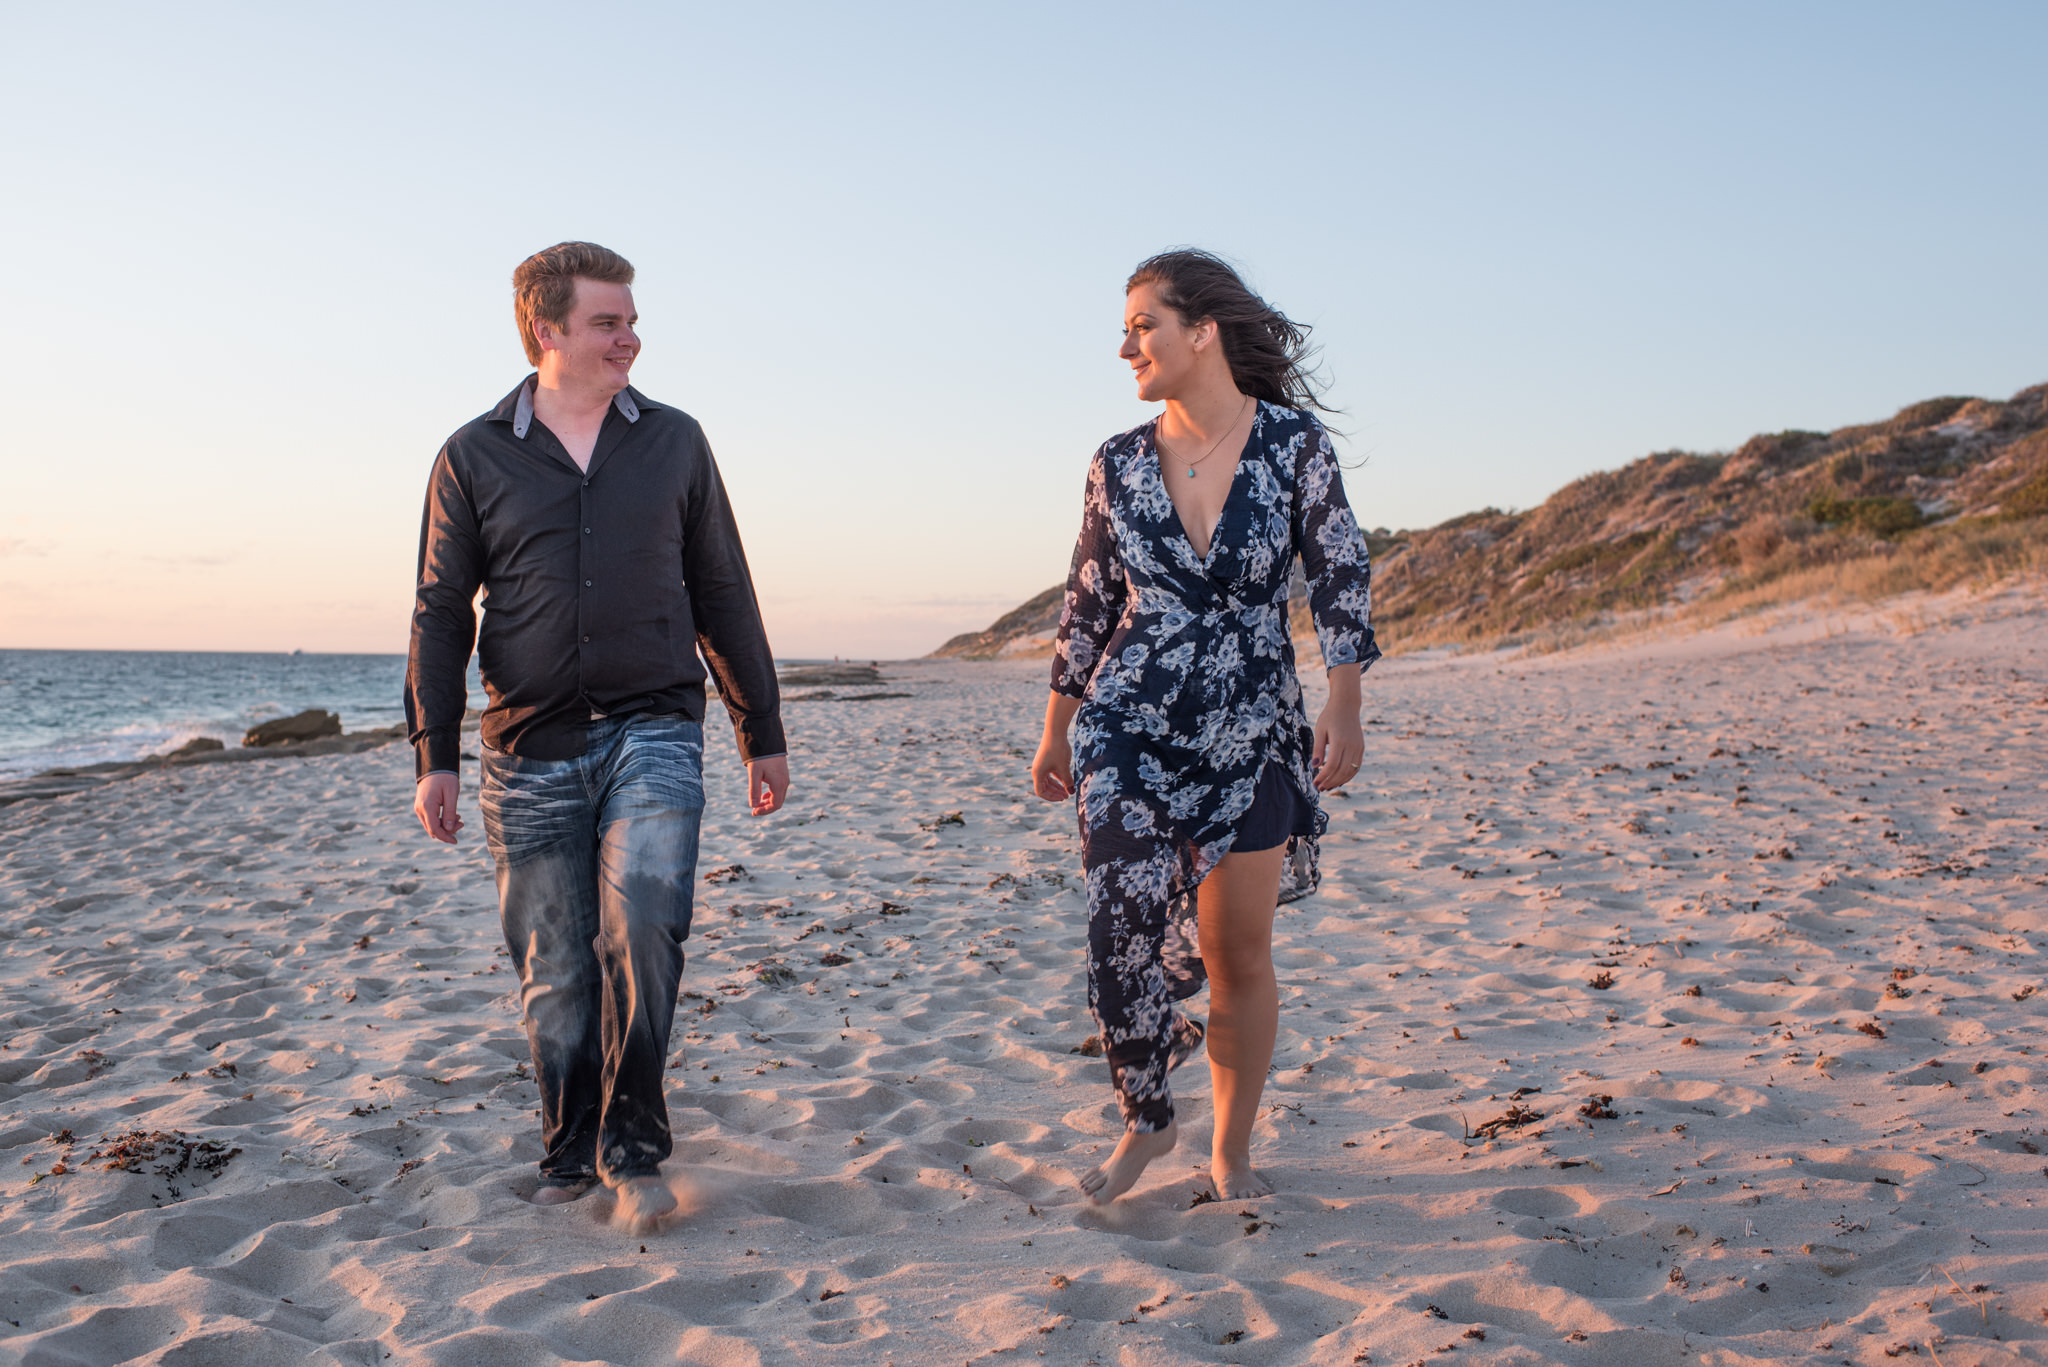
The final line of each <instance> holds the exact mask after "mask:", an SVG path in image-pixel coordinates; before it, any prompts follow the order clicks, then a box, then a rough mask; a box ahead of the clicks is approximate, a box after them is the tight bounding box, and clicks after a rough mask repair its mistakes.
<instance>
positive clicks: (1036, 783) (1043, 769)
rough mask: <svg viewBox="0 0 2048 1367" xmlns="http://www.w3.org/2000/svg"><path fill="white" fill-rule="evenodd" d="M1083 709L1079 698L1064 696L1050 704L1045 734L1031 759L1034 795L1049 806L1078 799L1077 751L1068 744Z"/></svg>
mask: <svg viewBox="0 0 2048 1367" xmlns="http://www.w3.org/2000/svg"><path fill="white" fill-rule="evenodd" d="M1080 706H1081V700H1080V699H1079V698H1069V697H1067V696H1066V695H1065V694H1063V693H1054V694H1052V695H1051V697H1050V698H1048V699H1047V701H1046V704H1045V734H1044V736H1042V737H1041V738H1040V739H1039V742H1038V753H1037V754H1036V755H1034V756H1032V759H1031V791H1032V792H1034V793H1036V794H1038V795H1039V796H1040V797H1042V798H1044V799H1045V800H1046V801H1047V802H1065V801H1066V800H1067V799H1068V798H1070V797H1072V796H1073V795H1074V747H1073V746H1072V745H1069V744H1068V743H1067V727H1068V726H1069V725H1070V724H1071V723H1072V722H1073V720H1074V713H1075V712H1076V711H1078V710H1080Z"/></svg>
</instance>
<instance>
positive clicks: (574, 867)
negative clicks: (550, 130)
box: [405, 242, 789, 1225]
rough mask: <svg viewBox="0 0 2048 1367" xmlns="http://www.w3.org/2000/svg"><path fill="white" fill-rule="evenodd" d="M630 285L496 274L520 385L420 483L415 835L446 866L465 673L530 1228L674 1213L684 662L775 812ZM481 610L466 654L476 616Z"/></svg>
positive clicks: (687, 811) (774, 766)
mask: <svg viewBox="0 0 2048 1367" xmlns="http://www.w3.org/2000/svg"><path fill="white" fill-rule="evenodd" d="M632 283H633V267H632V266H631V265H630V264H629V263H628V262H627V261H626V259H625V258H624V257H622V256H620V255H618V253H616V252H612V251H607V250H606V249H605V248H603V247H599V246H596V245H594V244H592V243H588V242H564V243H560V244H559V245H557V246H553V247H550V248H548V249H547V250H546V251H544V252H540V253H538V254H536V255H534V256H532V257H529V258H528V259H527V260H526V261H524V262H523V263H521V264H520V266H519V269H518V270H516V271H514V272H513V273H512V284H513V289H514V292H515V311H516V314H517V317H518V321H519V339H520V341H521V342H522V343H524V344H525V347H526V357H527V360H528V361H530V362H531V363H532V364H533V365H534V366H535V367H536V373H535V374H532V375H529V376H527V377H526V378H525V379H524V380H522V381H521V382H520V383H519V386H518V387H517V388H516V389H514V390H513V391H512V392H511V393H510V394H507V395H506V396H505V397H504V398H503V399H502V400H500V401H499V403H498V406H497V407H496V408H494V409H492V410H491V411H490V412H489V413H486V414H485V415H484V416H483V417H480V418H478V419H477V420H476V421H474V422H472V423H470V424H469V425H468V426H466V427H464V428H462V429H461V430H460V431H458V432H457V433H456V434H455V435H454V436H452V437H450V438H449V439H448V444H447V445H445V446H443V447H442V448H441V453H440V454H439V455H438V456H436V457H435V459H434V468H433V473H432V474H431V475H430V476H429V477H428V482H427V504H426V515H425V521H424V525H423V526H422V527H421V530H420V561H419V591H418V598H417V602H416V604H415V606H414V608H413V617H412V651H411V658H410V660H409V662H408V665H407V669H406V689H405V714H406V724H407V726H408V727H409V728H410V731H411V737H412V743H413V745H414V747H415V749H416V750H417V753H418V770H419V783H418V785H417V787H416V789H415V792H414V798H413V810H414V811H415V812H416V813H417V814H418V816H419V820H420V824H421V825H422V826H424V827H425V828H426V831H427V834H428V835H430V836H432V837H433V838H434V839H436V840H441V841H446V842H447V843H449V844H451V845H452V844H454V843H455V839H456V832H458V831H459V830H461V829H462V820H461V818H460V817H459V816H458V815H457V814H456V798H457V794H458V792H459V786H460V785H459V780H458V776H457V770H458V767H459V764H460V761H461V752H462V722H463V714H464V709H465V707H466V704H467V693H466V687H465V683H464V679H465V676H466V674H467V672H468V669H469V657H470V649H471V647H472V645H474V646H475V647H476V652H477V656H478V659H479V660H480V661H481V664H482V668H483V681H484V691H485V692H486V693H487V694H488V695H489V698H490V705H489V706H488V707H487V708H485V710H484V714H483V743H482V753H483V760H482V764H483V783H482V794H481V799H480V801H481V805H482V808H483V814H484V834H485V837H486V839H487V840H488V842H489V844H490V849H491V855H492V857H493V859H495V860H496V862H497V866H498V902H499V908H500V911H501V913H502V916H503V919H504V927H505V942H506V944H507V945H509V946H510V947H511V951H512V962H513V966H514V967H515V968H516V969H517V970H518V972H519V982H520V1000H521V1004H522V1007H523V1008H524V1013H525V1017H526V1033H527V1038H528V1040H529V1041H530V1043H531V1045H532V1048H533V1067H534V1072H535V1075H536V1077H537V1079H538V1081H539V1084H540V1117H541V1119H540V1123H541V1142H542V1145H543V1148H544V1150H545V1152H544V1153H543V1155H542V1157H541V1160H540V1186H539V1188H538V1189H537V1190H536V1191H535V1193H534V1197H533V1200H534V1203H535V1204H536V1205H555V1204H559V1203H561V1202H564V1201H571V1200H574V1199H575V1198H576V1197H578V1196H580V1195H581V1194H583V1192H585V1191H586V1190H588V1189H589V1188H590V1186H591V1185H592V1184H593V1183H594V1182H597V1181H599V1180H602V1181H603V1182H604V1183H605V1185H607V1186H609V1187H611V1188H612V1189H613V1190H614V1191H615V1192H616V1193H617V1198H618V1210H619V1214H620V1215H621V1217H622V1218H624V1219H625V1220H627V1221H628V1222H630V1223H633V1224H638V1225H646V1224H650V1223H652V1222H653V1221H655V1220H658V1219H659V1218H660V1217H661V1216H663V1215H665V1214H667V1213H668V1212H670V1211H672V1210H673V1209H674V1208H675V1204H676V1202H675V1197H674V1196H673V1195H671V1194H670V1192H669V1190H668V1188H667V1186H666V1185H665V1184H664V1183H663V1182H662V1181H661V1179H660V1172H659V1169H660V1164H661V1162H662V1160H664V1159H665V1158H667V1157H668V1156H669V1153H670V1151H671V1148H670V1142H669V1126H668V1105H667V1102H666V1101H665V1099H664V1098H663V1095H662V1070H663V1064H664V1062H665V1060H666V1058H667V1055H668V1037H669V1025H670V1023H671V1021H672V1019H673V1017H674V1015H675V1004H676V985H677V982H678V980H679V979H680V977H681V975H682V970H683V941H684V940H685V939H686V938H687V937H688V936H689V933H690V912H691V892H692V888H693V885H694V883H695V880H696V867H697V833H698V824H699V822H700V820H701V819H702V816H703V811H704V789H703V781H702V761H703V752H704V733H703V729H702V726H701V723H702V721H703V718H704V681H705V668H704V663H700V661H699V659H698V651H699V649H700V647H701V649H702V651H703V660H704V661H705V662H708V663H709V665H710V670H711V673H713V674H715V675H717V683H718V694H719V697H720V699H721V700H723V702H724V703H725V707H726V710H727V711H728V712H730V713H731V714H732V720H733V724H734V727H735V728H736V730H737V731H738V735H739V749H740V757H741V758H742V759H744V760H745V761H746V766H747V794H748V801H749V803H750V805H751V807H752V810H753V812H754V815H756V816H763V815H766V814H767V813H769V812H773V811H775V810H776V809H777V808H779V807H781V806H782V802H783V798H784V796H785V794H786V793H787V791H788V788H789V763H788V760H787V758H786V752H785V748H784V745H783V734H782V720H781V700H780V697H779V696H778V694H777V691H776V682H775V664H774V660H773V658H772V657H771V656H770V654H769V650H768V638H767V634H766V633H765V632H764V631H763V629H762V626H761V614H760V610H759V609H758V607H756V605H755V602H754V587H753V581H752V579H751V577H750V576H749V575H748V572H747V560H746V554H745V552H744V551H743V550H742V548H741V546H740V535H739V528H738V527H737V526H736V525H735V524H734V521H733V514H732V509H731V507H730V506H729V505H728V504H727V502H726V497H725V487H724V485H723V484H722V483H721V482H720V480H719V476H718V467H717V466H716V465H715V464H714V463H713V462H712V459H711V447H710V446H709V444H707V443H706V441H705V439H704V431H703V429H702V428H700V427H699V426H698V425H697V422H696V420H695V419H693V418H691V417H690V416H689V415H688V414H686V413H684V412H683V411H682V410H681V409H679V408H671V407H669V406H667V405H665V404H659V403H656V402H654V401H653V400H652V399H649V398H648V397H647V396H646V395H644V394H642V393H640V392H639V391H638V390H636V389H634V388H632V387H631V386H630V385H628V384H627V383H626V377H627V374H628V372H629V371H631V370H632V368H633V361H634V358H635V357H637V356H638V355H639V354H640V339H639V337H638V336H637V335H636V334H635V332H634V326H635V324H637V323H638V321H639V317H638V315H637V314H636V313H635V312H634V309H633V291H632V288H631V286H632ZM479 588H481V589H482V590H483V594H484V622H483V635H482V638H481V639H478V636H477V625H476V612H475V609H474V607H473V606H472V604H473V601H474V600H475V598H476V595H477V590H478V589H479Z"/></svg>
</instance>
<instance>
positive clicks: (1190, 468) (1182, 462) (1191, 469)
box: [1152, 394, 1252, 479]
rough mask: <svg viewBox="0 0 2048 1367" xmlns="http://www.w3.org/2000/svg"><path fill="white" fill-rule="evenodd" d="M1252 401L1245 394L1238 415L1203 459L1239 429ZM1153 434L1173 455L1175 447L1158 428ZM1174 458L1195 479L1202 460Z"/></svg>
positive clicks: (1160, 444) (1167, 452) (1168, 452)
mask: <svg viewBox="0 0 2048 1367" xmlns="http://www.w3.org/2000/svg"><path fill="white" fill-rule="evenodd" d="M1251 401H1252V396H1251V395H1249V394H1247V395H1245V396H1244V402H1243V403H1241V404H1239V405H1238V406H1237V417H1234V418H1232V419H1231V420H1230V426H1228V427H1226V428H1224V429H1223V436H1221V437H1218V438H1216V445H1214V446H1212V447H1210V448H1209V451H1208V454H1207V455H1204V456H1203V457H1202V460H1207V459H1209V457H1210V456H1213V455H1215V454H1216V452H1217V451H1218V450H1219V449H1221V448H1222V446H1223V443H1224V440H1225V439H1226V438H1228V437H1229V436H1230V434H1231V433H1232V432H1235V431H1236V430H1237V423H1238V419H1239V418H1242V417H1243V416H1244V410H1245V409H1246V408H1248V407H1249V406H1250V405H1251ZM1152 435H1153V437H1154V438H1155V439H1156V440H1157V441H1158V442H1159V449H1160V450H1162V451H1164V452H1166V454H1167V455H1169V456H1173V448H1172V447H1171V446H1168V445H1167V444H1166V438H1165V437H1162V436H1160V435H1159V433H1158V431H1157V429H1154V431H1153V433H1152ZM1173 460H1174V464H1176V465H1185V466H1187V467H1188V478H1189V479H1193V478H1194V477H1195V467H1196V466H1197V465H1200V464H1201V463H1202V460H1182V459H1181V458H1180V457H1179V456H1173Z"/></svg>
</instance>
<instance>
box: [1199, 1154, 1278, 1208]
mask: <svg viewBox="0 0 2048 1367" xmlns="http://www.w3.org/2000/svg"><path fill="white" fill-rule="evenodd" d="M1209 1180H1210V1181H1212V1182H1214V1183H1215V1184H1216V1199H1217V1200H1219V1201H1241V1200H1244V1199H1245V1198H1246V1197H1250V1196H1271V1195H1272V1194H1273V1184H1272V1183H1271V1182H1268V1181H1267V1180H1266V1179H1265V1178H1263V1177H1261V1176H1259V1174H1258V1172H1257V1171H1256V1170H1255V1169H1254V1168H1253V1167H1252V1160H1251V1155H1250V1154H1245V1155H1244V1156H1242V1157H1238V1156H1236V1155H1225V1154H1220V1153H1212V1154H1211V1155H1210V1156H1209Z"/></svg>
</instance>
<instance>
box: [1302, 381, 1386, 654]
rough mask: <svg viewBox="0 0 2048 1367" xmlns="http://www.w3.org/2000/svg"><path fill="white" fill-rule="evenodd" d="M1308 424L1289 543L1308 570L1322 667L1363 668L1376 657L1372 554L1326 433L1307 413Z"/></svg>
mask: <svg viewBox="0 0 2048 1367" xmlns="http://www.w3.org/2000/svg"><path fill="white" fill-rule="evenodd" d="M1308 424H1309V440H1308V441H1307V442H1306V443H1305V447H1304V450H1303V451H1302V454H1301V460H1300V464H1299V465H1297V466H1296V468H1295V472H1294V544H1295V547H1296V549H1298V550H1299V551H1300V552H1301V564H1302V569H1303V570H1304V571H1306V572H1307V575H1308V607H1309V615H1310V616H1311V617H1313V618H1314V619H1315V625H1316V644H1317V645H1318V646H1319V647H1321V649H1322V652H1323V667H1324V668H1325V669H1329V668H1333V667H1335V666H1337V665H1348V664H1355V665H1357V666H1359V668H1360V671H1361V672H1363V671H1364V670H1366V669H1370V668H1371V667H1372V663H1373V661H1374V660H1377V659H1379V657H1380V648H1379V645H1378V644H1377V643H1376V642H1375V641H1374V640H1373V635H1372V557H1371V555H1370V554H1369V553H1368V552H1367V550H1366V547H1365V534H1364V533H1363V532H1361V531H1360V530H1359V529H1358V520H1357V519H1356V518H1354V517H1353V516H1352V515H1351V504H1350V502H1349V501H1348V500H1346V499H1345V497H1344V474H1343V471H1341V470H1340V469H1338V467H1337V453H1336V452H1335V450H1333V449H1332V448H1331V446H1330V434H1329V433H1328V432H1325V431H1324V430H1323V425H1322V424H1321V423H1319V422H1317V421H1316V420H1315V419H1314V418H1313V417H1311V418H1309V419H1308Z"/></svg>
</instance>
